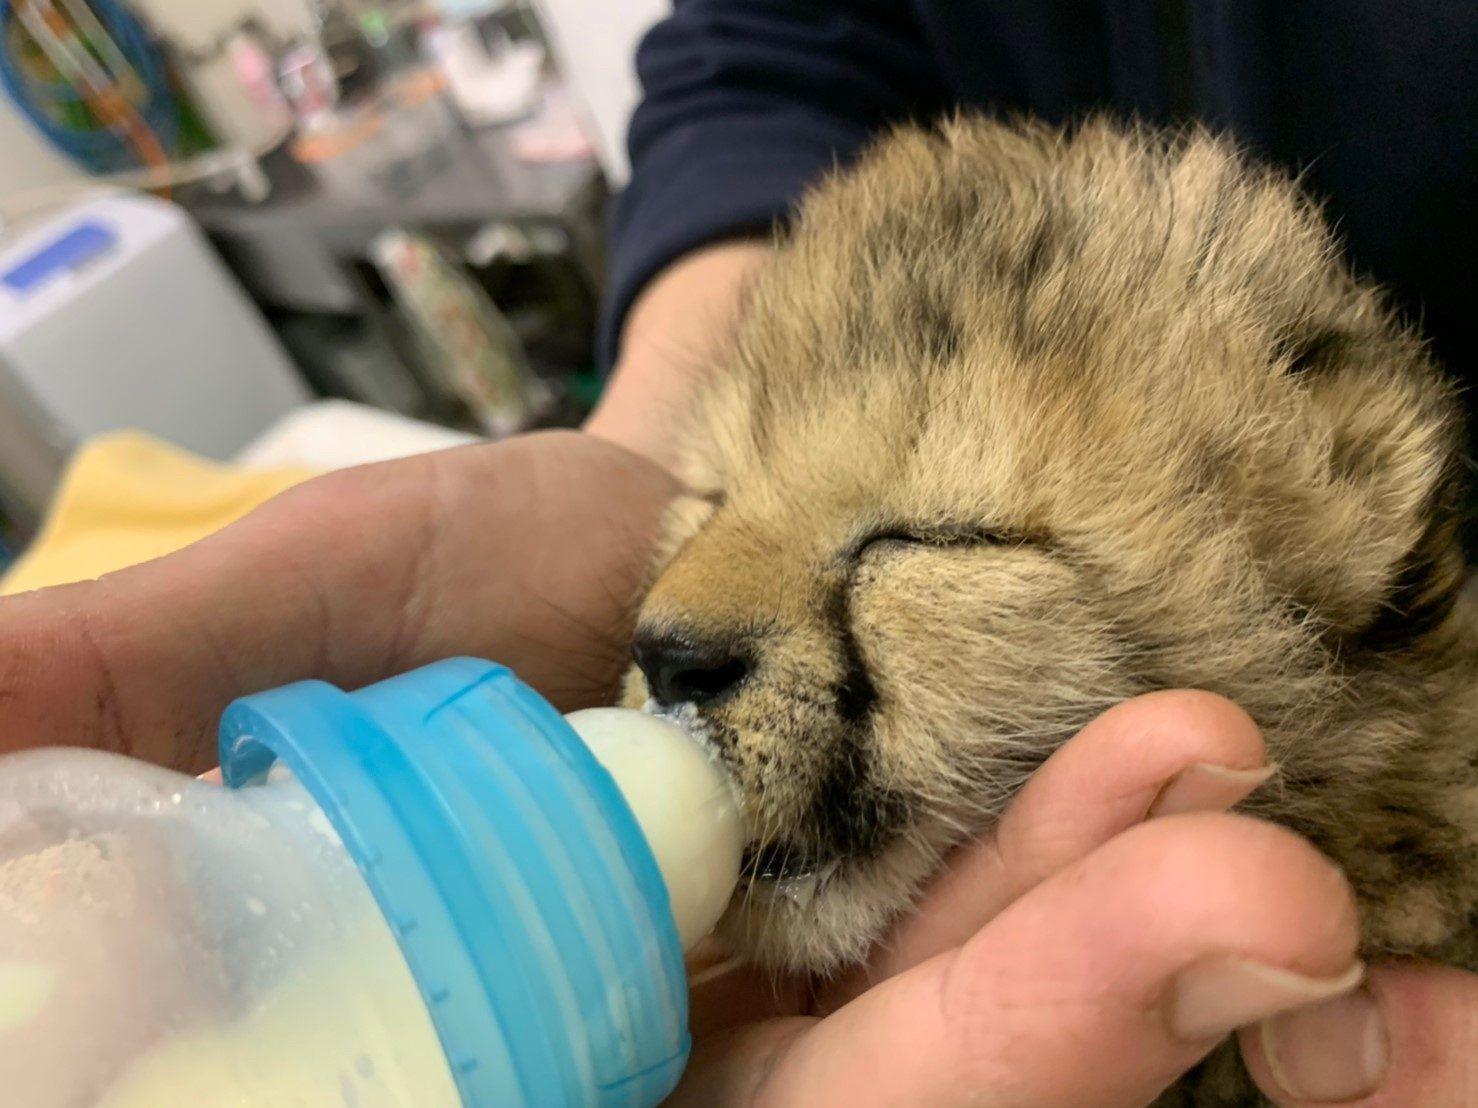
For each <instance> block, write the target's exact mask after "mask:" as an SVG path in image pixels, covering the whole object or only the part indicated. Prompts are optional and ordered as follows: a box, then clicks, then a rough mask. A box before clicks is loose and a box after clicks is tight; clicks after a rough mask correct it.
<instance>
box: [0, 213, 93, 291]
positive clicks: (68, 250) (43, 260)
mask: <svg viewBox="0 0 1478 1108" xmlns="http://www.w3.org/2000/svg"><path fill="white" fill-rule="evenodd" d="M117 241H118V239H117V237H116V236H115V235H114V234H113V232H112V231H111V230H109V229H108V227H107V225H105V224H103V223H99V222H97V221H96V220H88V221H86V222H84V223H79V224H77V226H75V227H73V228H72V229H71V230H70V231H68V232H66V234H64V235H62V236H61V237H60V238H56V239H53V240H52V241H51V242H49V243H47V244H46V245H45V246H43V247H41V249H39V250H37V251H35V252H34V253H32V254H31V256H30V257H28V258H27V259H26V260H25V261H23V262H21V263H20V264H19V265H17V266H15V267H13V268H11V269H9V270H7V271H6V272H5V273H3V274H0V284H3V285H7V286H9V287H10V288H12V289H14V290H15V291H16V292H34V291H35V290H36V289H37V288H39V287H41V286H42V285H44V284H45V283H46V282H47V281H49V280H51V279H52V278H53V277H55V276H57V275H58V274H60V273H71V272H72V271H73V270H77V269H80V268H82V267H83V266H84V265H86V264H87V263H88V262H90V261H92V260H93V259H94V258H96V257H98V256H99V255H102V254H106V253H107V252H108V251H109V250H111V249H112V248H113V246H114V244H115V243H116V242H117Z"/></svg>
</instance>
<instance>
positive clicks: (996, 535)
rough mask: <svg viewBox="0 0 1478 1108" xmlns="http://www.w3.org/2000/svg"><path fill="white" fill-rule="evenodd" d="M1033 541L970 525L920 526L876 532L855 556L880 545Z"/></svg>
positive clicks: (1011, 544) (957, 544) (952, 544)
mask: <svg viewBox="0 0 1478 1108" xmlns="http://www.w3.org/2000/svg"><path fill="white" fill-rule="evenodd" d="M1032 541H1034V540H1033V539H1032V538H1031V537H1030V536H1027V535H1021V534H1014V533H1012V532H1009V531H1002V530H997V529H996V528H991V527H971V526H920V527H891V528H888V529H887V530H882V531H874V532H873V533H872V534H870V535H868V536H867V537H866V538H864V539H863V540H862V541H861V542H859V543H857V545H856V547H855V556H859V557H860V556H861V555H862V554H863V553H864V552H865V551H866V550H867V548H868V547H870V546H875V545H878V544H880V543H899V544H902V545H907V546H933V547H954V546H1023V545H1025V544H1027V543H1029V542H1032Z"/></svg>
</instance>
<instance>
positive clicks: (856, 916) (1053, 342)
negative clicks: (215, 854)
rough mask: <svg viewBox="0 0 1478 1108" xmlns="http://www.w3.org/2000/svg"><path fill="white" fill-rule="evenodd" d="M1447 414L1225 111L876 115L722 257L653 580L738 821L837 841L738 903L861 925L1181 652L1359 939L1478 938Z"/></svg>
mask: <svg viewBox="0 0 1478 1108" xmlns="http://www.w3.org/2000/svg"><path fill="white" fill-rule="evenodd" d="M1460 441H1461V438H1460V429H1459V415H1458V408H1457V404H1456V401H1455V396H1454V390H1453V389H1452V388H1451V387H1450V386H1449V384H1448V383H1447V382H1446V381H1445V380H1444V378H1443V377H1442V376H1441V374H1440V373H1439V371H1438V370H1437V368H1436V367H1435V366H1434V365H1433V364H1432V362H1431V360H1430V358H1429V356H1428V354H1427V352H1426V350H1425V348H1424V347H1423V345H1422V343H1421V341H1420V340H1419V338H1418V337H1417V336H1416V335H1415V334H1413V333H1412V332H1411V331H1410V330H1408V329H1406V328H1405V327H1404V326H1403V325H1402V324H1400V323H1399V322H1397V321H1396V320H1395V319H1394V318H1393V316H1392V315H1391V313H1390V312H1389V311H1388V310H1387V308H1386V307H1385V306H1384V304H1383V302H1382V299H1381V296H1380V294H1379V292H1378V290H1376V289H1375V288H1374V287H1372V286H1371V285H1370V284H1368V283H1366V282H1364V281H1361V280H1359V279H1357V278H1356V277H1355V276H1354V275H1352V273H1351V272H1350V270H1349V269H1348V267H1347V266H1346V265H1345V264H1344V263H1343V262H1342V261H1341V259H1340V257H1339V253H1338V251H1337V248H1336V245H1335V243H1334V241H1333V239H1332V237H1331V234H1330V232H1329V230H1328V228H1327V227H1326V225H1325V224H1324V222H1323V221H1322V219H1321V217H1320V213H1319V212H1318V210H1317V209H1316V208H1315V207H1314V206H1313V205H1312V204H1311V203H1310V202H1309V201H1308V200H1306V199H1305V198H1303V197H1302V196H1301V195H1300V193H1299V192H1298V190H1297V188H1296V186H1295V185H1294V184H1293V183H1292V182H1290V181H1289V180H1287V179H1286V178H1285V177H1284V176H1283V175H1281V174H1279V173H1277V172H1274V171H1271V170H1268V169H1264V168H1261V167H1259V166H1257V165H1254V164H1251V163H1249V161H1248V160H1246V159H1245V158H1243V157H1242V156H1240V155H1239V153H1238V152H1237V151H1236V150H1234V149H1233V148H1232V147H1231V146H1230V145H1228V144H1227V143H1225V142H1224V141H1221V140H1218V139H1215V138H1213V137H1210V136H1208V135H1206V134H1204V133H1201V132H1192V133H1187V134H1178V135H1174V136H1165V135H1161V134H1156V133H1147V132H1142V131H1133V130H1124V129H1122V128H1120V127H1116V126H1113V125H1110V124H1107V123H1104V122H1092V123H1088V124H1085V125H1083V126H1081V127H1079V128H1077V129H1075V130H1074V131H1072V132H1059V131H1055V130H1049V129H1045V128H1041V127H1036V126H1010V127H1008V126H1004V125H1000V124H996V123H992V122H987V121H983V120H978V119H959V120H956V121H953V122H949V123H946V124H943V125H941V126H939V127H937V128H932V129H905V130H902V131H900V132H898V133H896V134H894V135H892V136H891V137H889V138H887V139H886V140H885V141H883V142H882V143H880V144H879V145H878V146H877V147H876V148H875V149H874V150H873V151H872V152H871V153H870V154H869V155H867V156H866V157H865V158H864V159H863V160H862V161H861V163H860V164H859V165H857V166H856V167H855V168H854V169H852V170H850V171H848V172H845V173H841V174H838V175H836V176H835V177H833V178H832V179H831V180H829V181H827V182H826V183H824V184H823V185H821V186H820V187H819V188H817V189H816V190H815V191H814V192H813V193H812V194H811V195H810V196H809V197H807V199H806V200H805V201H804V203H803V204H802V206H801V208H800V212H799V216H798V218H797V220H796V221H795V223H794V226H793V228H792V229H791V230H790V231H789V232H788V233H786V234H785V235H784V236H782V237H781V238H779V239H778V240H777V243H776V247H775V250H774V253H773V255H772V257H771V258H770V260H769V261H768V263H767V264H766V265H765V267H764V268H763V269H762V271H761V272H760V273H759V275H758V276H757V278H756V279H755V280H754V281H753V283H752V286H751V287H750V288H749V289H748V291H747V294H746V297H745V302H744V308H743V312H742V316H741V321H740V323H739V326H738V328H737V332H736V333H735V335H734V337H733V340H732V345H731V347H730V349H728V351H727V352H726V354H725V356H724V357H723V358H722V360H721V362H720V364H719V365H718V366H717V367H716V368H715V371H714V375H713V384H712V386H711V388H710V389H709V390H708V395H707V396H706V397H705V398H704V401H703V403H702V406H701V410H700V411H699V412H698V413H697V416H696V422H695V424H694V426H693V427H692V429H691V432H690V434H689V435H688V438H687V443H688V453H687V460H686V463H685V469H684V474H683V475H684V477H685V479H686V480H687V481H688V483H689V484H690V485H691V486H692V488H693V489H694V490H695V493H696V495H695V496H693V497H691V498H687V499H684V500H683V501H680V502H679V503H677V504H676V505H674V508H673V510H672V513H671V517H670V526H669V529H668V542H667V543H666V545H665V547H664V550H663V552H662V555H661V557H660V558H659V560H658V563H657V566H656V570H655V573H654V584H653V586H652V588H651V591H650V594H649V595H648V597H647V599H646V602H645V605H644V608H643V610H642V617H641V618H642V626H643V628H644V629H645V630H646V631H648V632H663V633H670V634H679V635H682V636H686V637H689V638H691V639H694V640H697V641H703V642H707V643H714V642H718V643H722V644H726V646H727V648H729V649H732V650H733V651H736V652H739V653H741V654H742V655H743V656H744V657H746V658H748V659H749V661H750V663H751V673H750V675H749V677H748V678H747V680H745V681H744V683H743V684H742V685H740V686H739V687H738V688H736V689H735V690H734V691H733V692H732V693H731V694H730V695H728V696H727V697H725V698H723V699H722V700H720V701H718V702H716V703H714V704H712V705H710V706H708V707H706V708H704V709H703V710H702V712H701V714H702V716H703V718H704V721H705V724H706V726H707V729H708V732H709V734H710V736H711V739H712V741H713V742H714V744H715V745H716V746H717V747H718V748H719V749H720V750H721V752H722V754H723V756H724V757H725V758H726V759H727V760H728V761H729V763H730V764H731V766H732V767H733V769H734V771H735V773H736V775H737V778H738V780H739V781H740V783H741V785H742V789H743V791H744V794H745V796H746V799H747V805H748V809H749V815H750V818H751V820H752V827H753V834H754V837H755V839H756V841H757V842H768V843H772V844H780V845H779V847H778V848H777V849H778V850H779V851H780V852H781V853H782V854H783V853H785V852H789V853H790V855H791V859H792V867H791V868H793V869H795V870H797V871H804V870H808V869H810V870H815V869H821V868H822V867H823V866H829V865H830V864H832V863H836V866H835V871H834V872H833V873H831V874H830V875H829V877H828V879H827V880H826V881H825V882H824V884H823V887H822V888H821V889H820V890H819V892H818V893H817V895H816V897H815V899H814V900H811V901H809V902H807V903H802V902H801V901H800V900H799V898H790V897H787V896H785V895H782V894H783V893H784V891H785V890H784V888H783V887H782V886H783V885H784V882H783V881H782V882H776V881H765V880H758V881H755V882H753V883H752V884H751V885H750V886H749V887H748V888H747V889H746V891H745V892H744V893H743V894H742V895H741V896H739V897H738V898H736V901H735V904H734V906H733V908H732V910H731V911H730V913H729V915H728V917H727V919H726V921H725V924H724V926H725V929H726V933H727V934H728V935H729V937H730V938H731V940H733V941H735V942H737V943H739V944H741V945H742V946H744V947H745V948H746V949H747V950H749V951H750V952H751V953H752V954H753V955H754V956H755V957H756V958H757V959H759V960H761V961H763V962H765V963H769V964H772V965H779V966H786V967H791V968H804V969H810V970H820V971H828V970H834V969H836V968H838V967H840V966H842V965H844V964H847V963H850V962H854V961H856V960H858V959H860V958H862V957H863V956H864V954H865V952H866V950H867V948H868V944H869V943H870V942H871V941H872V940H874V939H875V938H876V937H877V936H878V934H879V933H880V932H881V931H882V929H883V928H884V927H885V926H886V925H887V924H888V923H889V922H890V921H891V920H893V919H894V918H895V917H896V916H897V915H898V914H899V913H900V912H902V911H905V910H906V909H907V908H908V906H909V904H910V902H911V900H912V898H913V897H914V896H915V894H916V893H917V891H918V889H919V887H920V885H921V883H922V882H923V881H924V880H925V879H926V878H927V877H928V876H929V875H930V874H931V872H932V871H933V870H934V869H935V868H936V866H937V865H938V863H939V861H940V859H941V856H942V854H943V853H944V852H945V851H946V850H948V849H949V848H950V847H951V846H952V845H954V844H956V843H957V842H959V841H960V840H961V839H962V837H964V836H967V835H971V834H973V833H977V832H979V831H980V830H981V829H983V828H986V827H988V826H989V825H990V824H991V822H992V820H994V819H995V818H996V817H997V816H998V814H999V813H1000V812H1001V810H1002V808H1003V806H1004V805H1005V804H1006V803H1007V801H1008V800H1009V799H1010V797H1011V796H1012V794H1013V793H1014V792H1015V791H1016V789H1017V788H1018V787H1019V786H1020V785H1021V783H1022V781H1023V780H1024V779H1025V778H1026V777H1027V776H1028V775H1029V774H1030V773H1031V772H1032V771H1033V770H1034V769H1035V768H1036V767H1037V766H1038V765H1039V764H1040V763H1041V762H1042V761H1043V759H1045V758H1046V757H1047V756H1048V755H1049V754H1051V753H1052V751H1053V750H1054V749H1055V748H1056V747H1057V746H1058V745H1059V744H1060V743H1062V742H1063V741H1064V740H1066V739H1067V738H1068V737H1070V736H1071V735H1072V734H1073V733H1074V732H1076V731H1077V730H1078V729H1079V728H1080V727H1082V726H1083V725H1084V724H1085V723H1086V722H1088V721H1089V720H1090V719H1091V718H1092V717H1094V716H1095V715H1096V714H1098V713H1099V712H1101V711H1103V710H1104V709H1105V708H1107V707H1108V706H1110V705H1111V704H1114V703H1115V702H1117V701H1120V700H1122V699H1124V698H1125V697H1129V696H1132V695H1134V694H1136V693H1141V692H1145V691H1147V690H1151V689H1159V688H1168V687H1192V688H1201V689H1209V690H1213V691H1215V692H1218V693H1222V694H1225V695H1226V696H1229V697H1231V698H1232V699H1233V700H1235V701H1236V702H1237V703H1239V704H1240V705H1242V706H1243V707H1244V708H1245V709H1246V710H1247V711H1248V712H1250V713H1251V715H1252V716H1253V717H1254V718H1255V719H1256V720H1257V722H1258V723H1259V724H1260V726H1261V727H1262V729H1263V732H1264V734H1265V736H1266V738H1267V742H1268V745H1269V747H1270V749H1271V755H1272V757H1273V759H1275V760H1276V762H1277V763H1278V765H1279V767H1280V772H1279V775H1278V777H1277V778H1276V779H1275V781H1274V782H1273V783H1271V784H1270V785H1269V786H1265V787H1264V788H1263V789H1262V790H1260V791H1259V792H1258V793H1257V794H1256V795H1255V796H1254V798H1253V799H1252V800H1250V801H1249V802H1248V803H1247V804H1246V808H1247V809H1249V810H1251V811H1253V812H1255V813H1257V814H1260V815H1263V816H1266V817H1268V818H1270V819H1273V820H1276V821H1278V822H1281V823H1284V824H1286V825H1288V826H1290V827H1293V828H1295V829H1296V830H1298V831H1299V832H1301V833H1303V834H1305V835H1307V836H1309V837H1310V838H1311V839H1312V840H1313V841H1314V842H1315V843H1316V844H1318V845H1319V846H1320V847H1321V848H1322V849H1323V850H1325V851H1326V852H1328V853H1329V854H1330V855H1332V856H1333V857H1334V858H1335V859H1336V860H1338V861H1339V862H1340V863H1341V864H1342V865H1343V866H1344V867H1345V869H1346V870H1347V872H1348V873H1349V875H1350V878H1351V880H1352V882H1353V884H1354V886H1355V888H1356V890H1357V892H1358V894H1359V897H1360V899H1361V903H1362V907H1363V912H1364V926H1365V945H1366V948H1367V952H1368V953H1371V954H1385V953H1421V954H1425V955H1430V956H1434V957H1438V958H1442V959H1445V960H1448V961H1452V962H1457V963H1461V964H1466V965H1469V966H1474V965H1475V960H1478V940H1475V937H1474V934H1475V933H1474V911H1475V904H1478V741H1475V734H1478V732H1475V726H1474V724H1475V720H1478V673H1475V668H1478V652H1475V642H1478V637H1475V624H1474V615H1473V612H1474V606H1473V603H1472V602H1471V600H1470V598H1469V597H1467V596H1466V595H1464V593H1463V590H1462V585H1463V581H1464V576H1465V570H1464V562H1463V559H1462V556H1461V553H1460V551H1459V549H1458V545H1457V538H1456V522H1457V521H1456V515H1457V508H1456V505H1457V504H1458V502H1459V500H1458V498H1459V491H1460V482H1461V479H1462V472H1463V471H1462V465H1461V459H1460V456H1459V443H1460ZM629 685H630V697H631V698H632V700H633V702H640V701H644V700H646V698H647V696H648V691H647V689H646V687H645V684H644V682H643V680H642V678H641V676H640V674H638V673H635V672H634V673H633V675H632V677H631V679H630V681H629ZM771 853H772V855H773V854H774V853H775V851H774V850H772V851H771ZM1475 968H1478V967H1475ZM1214 1102H1215V1101H1213V1100H1209V1099H1208V1100H1205V1101H1204V1103H1214Z"/></svg>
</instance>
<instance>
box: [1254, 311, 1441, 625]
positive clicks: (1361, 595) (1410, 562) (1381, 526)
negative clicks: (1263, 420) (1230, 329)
mask: <svg viewBox="0 0 1478 1108" xmlns="http://www.w3.org/2000/svg"><path fill="white" fill-rule="evenodd" d="M1349 307H1350V308H1353V310H1349V311H1347V312H1346V313H1341V314H1343V315H1344V316H1345V318H1343V319H1340V320H1337V321H1332V322H1331V323H1330V325H1327V326H1319V327H1317V328H1309V329H1305V330H1303V331H1302V332H1296V333H1295V334H1294V336H1293V337H1292V339H1291V340H1290V341H1289V342H1288V343H1287V344H1286V346H1285V349H1284V350H1283V351H1282V353H1283V357H1282V359H1280V360H1281V361H1282V364H1283V366H1284V371H1285V372H1287V373H1289V374H1292V375H1294V381H1295V384H1296V385H1297V386H1298V387H1299V389H1300V391H1301V392H1302V393H1303V396H1304V399H1305V402H1306V404H1307V412H1308V414H1309V416H1310V423H1311V430H1312V432H1313V435H1314V436H1315V439H1314V446H1315V447H1316V449H1317V451H1318V455H1319V463H1318V467H1319V468H1320V469H1321V470H1322V472H1321V474H1320V475H1319V477H1320V481H1319V483H1320V484H1321V485H1322V488H1318V489H1316V490H1314V496H1313V497H1312V498H1311V500H1310V502H1309V503H1308V504H1307V505H1306V508H1307V512H1308V518H1307V520H1306V522H1307V524H1308V525H1309V527H1311V528H1312V531H1313V534H1312V535H1310V534H1307V533H1305V534H1304V536H1303V541H1305V542H1309V543H1310V544H1311V545H1310V546H1309V548H1308V549H1309V552H1310V553H1309V557H1310V561H1309V562H1308V564H1307V565H1306V567H1305V569H1306V576H1305V580H1304V581H1303V582H1302V583H1301V584H1302V587H1300V588H1298V589H1297V590H1296V592H1297V593H1299V594H1302V595H1301V596H1300V599H1301V600H1302V601H1303V602H1305V603H1306V605H1307V606H1308V607H1309V609H1310V610H1312V611H1314V612H1315V613H1317V614H1318V615H1319V616H1320V618H1322V619H1324V620H1326V621H1327V622H1328V624H1329V630H1330V632H1331V633H1332V634H1333V635H1334V636H1336V637H1337V639H1338V640H1339V641H1340V644H1341V648H1342V649H1345V650H1355V651H1365V650H1373V651H1390V650H1399V649H1404V648H1406V647H1409V646H1410V645H1412V644H1413V643H1414V642H1416V641H1417V640H1419V639H1421V638H1423V637H1424V636H1426V635H1427V634H1428V633H1429V632H1431V631H1432V630H1433V629H1435V628H1437V627H1438V626H1440V625H1441V624H1442V623H1443V621H1444V620H1446V618H1447V616H1448V615H1449V613H1450V612H1451V611H1452V608H1453V605H1454V603H1455V602H1456V600H1457V597H1458V594H1459V592H1460V591H1461V589H1462V586H1463V583H1464V580H1465V578H1466V564H1465V560H1464V557H1463V552H1462V549H1461V543H1460V539H1459V535H1460V531H1461V522H1462V520H1461V517H1462V512H1463V509H1464V504H1465V493H1466V481H1467V465H1466V462H1465V460H1464V451H1463V447H1464V437H1463V434H1462V415H1461V406H1460V404H1459V402H1458V398H1457V393H1456V390H1455V389H1454V387H1453V386H1452V385H1451V384H1450V383H1449V382H1448V381H1447V380H1446V378H1445V377H1444V376H1443V375H1442V373H1441V372H1440V371H1439V370H1438V369H1437V367H1436V366H1435V365H1434V364H1433V362H1432V361H1431V359H1430V357H1429V356H1428V354H1427V352H1426V350H1425V349H1424V348H1423V346H1422V344H1421V343H1420V342H1419V340H1417V339H1416V338H1415V337H1414V336H1413V335H1412V334H1410V333H1409V332H1407V331H1406V330H1404V329H1403V328H1401V327H1400V326H1399V325H1398V324H1396V323H1394V322H1393V321H1392V320H1391V319H1390V318H1389V316H1387V315H1386V313H1385V312H1383V311H1381V310H1380V309H1379V308H1378V307H1377V306H1376V305H1374V303H1373V302H1372V300H1370V299H1366V298H1363V297H1362V298H1361V302H1360V303H1359V304H1357V305H1349Z"/></svg>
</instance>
